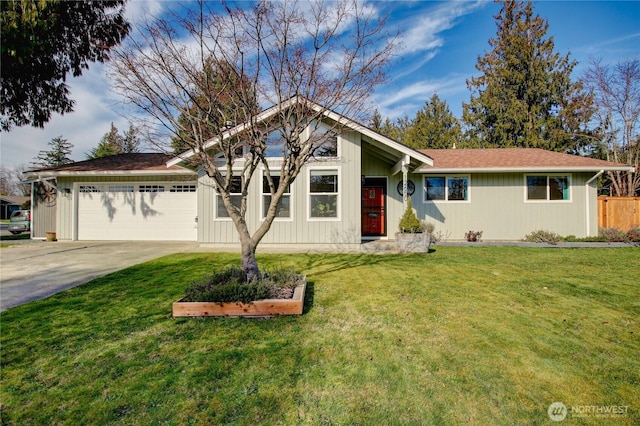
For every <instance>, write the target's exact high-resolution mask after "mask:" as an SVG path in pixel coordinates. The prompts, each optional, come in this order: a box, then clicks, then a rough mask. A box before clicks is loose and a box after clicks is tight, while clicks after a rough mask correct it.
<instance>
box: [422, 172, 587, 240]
mask: <svg viewBox="0 0 640 426" xmlns="http://www.w3.org/2000/svg"><path fill="white" fill-rule="evenodd" d="M524 175H525V174H524V173H480V174H471V175H470V185H469V197H470V202H444V201H442V202H440V201H436V202H425V201H424V178H423V177H419V178H418V179H419V181H418V182H419V185H418V182H416V186H417V187H418V188H419V189H418V188H417V189H416V194H415V195H414V199H413V201H414V208H416V210H417V212H418V216H419V217H420V219H423V220H426V221H427V222H431V223H433V224H434V225H435V228H436V233H439V234H440V235H441V236H442V238H443V239H446V240H463V239H464V234H465V233H466V232H468V231H482V232H483V234H482V238H483V239H485V240H520V239H522V238H524V236H525V235H526V234H528V233H531V232H532V231H535V230H539V229H545V230H548V231H552V232H556V233H558V234H560V235H562V236H567V235H575V236H577V237H584V236H587V235H586V234H587V228H589V234H591V235H593V234H594V232H596V233H597V225H596V218H597V210H596V209H595V203H592V202H589V203H588V207H587V201H586V200H587V198H586V197H587V195H588V194H591V197H592V198H593V194H594V191H595V188H594V187H593V185H590V186H589V188H585V183H586V181H587V180H588V179H589V178H590V177H591V175H590V174H584V173H573V174H571V201H570V202H557V201H548V202H526V201H525V182H524ZM418 193H420V195H418ZM587 208H588V210H589V213H588V214H587ZM587 216H589V226H588V227H587Z"/></svg>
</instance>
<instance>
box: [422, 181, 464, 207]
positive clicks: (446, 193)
mask: <svg viewBox="0 0 640 426" xmlns="http://www.w3.org/2000/svg"><path fill="white" fill-rule="evenodd" d="M427 178H444V200H427ZM449 178H467V199H466V200H449ZM422 192H423V195H422V202H423V203H425V204H434V203H436V204H437V203H454V204H469V203H471V175H470V174H469V175H465V174H461V175H424V176H423V178H422Z"/></svg>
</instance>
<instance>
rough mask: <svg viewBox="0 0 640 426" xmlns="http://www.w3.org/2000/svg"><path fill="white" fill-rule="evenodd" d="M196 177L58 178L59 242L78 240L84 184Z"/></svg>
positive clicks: (113, 183)
mask: <svg viewBox="0 0 640 426" xmlns="http://www.w3.org/2000/svg"><path fill="white" fill-rule="evenodd" d="M194 180H195V176H95V177H93V176H82V177H80V176H79V177H58V178H57V187H58V198H57V203H58V214H57V222H56V232H57V238H58V239H59V240H73V239H77V238H78V235H77V223H78V217H77V216H78V187H79V185H83V184H96V185H104V184H107V185H118V184H124V183H134V184H135V183H143V182H149V183H152V182H157V183H161V182H193V181H194Z"/></svg>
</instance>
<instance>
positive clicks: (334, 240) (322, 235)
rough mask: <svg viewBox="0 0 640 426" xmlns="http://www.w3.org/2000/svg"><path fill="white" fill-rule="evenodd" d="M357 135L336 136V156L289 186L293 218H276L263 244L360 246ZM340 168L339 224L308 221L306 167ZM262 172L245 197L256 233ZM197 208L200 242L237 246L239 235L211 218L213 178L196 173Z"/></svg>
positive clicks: (318, 163)
mask: <svg viewBox="0 0 640 426" xmlns="http://www.w3.org/2000/svg"><path fill="white" fill-rule="evenodd" d="M360 144H361V141H360V134H359V133H357V132H352V131H350V132H344V133H341V134H340V135H339V137H338V145H339V148H338V152H339V157H338V158H336V159H328V160H322V161H314V160H312V161H310V162H309V163H307V165H305V166H304V168H303V169H302V171H301V172H300V174H299V175H298V177H297V178H296V180H295V181H294V182H293V184H292V185H291V201H292V204H291V206H292V210H293V211H292V219H290V220H275V221H274V222H273V224H272V225H271V229H270V230H269V232H267V234H266V235H265V237H264V238H263V239H262V243H266V244H303V243H304V244H334V245H337V246H339V245H342V244H359V243H360V239H361V235H360V176H361V166H360ZM316 166H317V167H322V168H327V167H330V168H336V169H338V170H339V189H340V192H339V195H338V197H339V201H338V204H339V206H340V207H339V216H340V220H326V221H321V220H313V221H309V220H307V214H308V203H309V173H308V171H309V169H310V168H311V169H313V168H314V167H316ZM261 186H262V170H261V169H258V170H256V172H255V175H254V176H253V179H252V182H251V187H250V190H249V194H248V199H247V216H246V220H247V225H248V227H249V231H250V232H252V233H253V232H254V231H255V230H256V229H257V228H258V227H259V226H260V224H261V221H262V218H261V215H262V212H261V204H260V201H261V200H260V197H261V196H262V192H261ZM199 189H200V194H199V195H198V196H199V199H198V201H199V205H198V218H199V220H198V226H199V231H198V242H200V243H203V244H238V243H239V240H238V233H237V231H236V229H235V225H234V224H233V222H232V221H230V220H220V219H216V218H215V209H214V205H215V201H216V198H215V197H216V193H215V189H214V186H213V182H212V180H211V179H210V178H209V177H208V176H206V174H205V173H204V172H203V171H200V177H199Z"/></svg>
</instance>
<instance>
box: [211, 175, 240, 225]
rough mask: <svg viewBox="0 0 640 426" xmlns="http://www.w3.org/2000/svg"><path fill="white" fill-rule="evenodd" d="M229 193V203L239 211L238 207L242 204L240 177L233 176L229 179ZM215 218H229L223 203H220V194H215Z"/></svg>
mask: <svg viewBox="0 0 640 426" xmlns="http://www.w3.org/2000/svg"><path fill="white" fill-rule="evenodd" d="M229 192H230V194H231V203H232V204H233V205H234V206H236V208H237V209H240V205H241V203H242V176H233V177H232V178H231V187H230V191H229ZM216 217H219V218H228V217H230V216H229V212H227V209H226V207H225V206H224V201H222V196H220V193H217V194H216Z"/></svg>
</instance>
